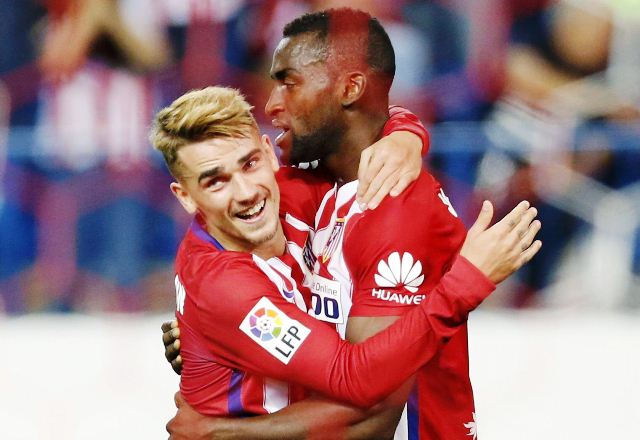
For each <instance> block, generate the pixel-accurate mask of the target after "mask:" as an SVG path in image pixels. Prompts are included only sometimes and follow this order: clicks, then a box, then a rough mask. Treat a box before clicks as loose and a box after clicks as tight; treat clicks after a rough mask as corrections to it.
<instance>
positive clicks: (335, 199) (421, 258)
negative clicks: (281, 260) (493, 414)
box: [312, 171, 475, 440]
mask: <svg viewBox="0 0 640 440" xmlns="http://www.w3.org/2000/svg"><path fill="white" fill-rule="evenodd" d="M357 183H358V182H357V181H354V182H350V183H347V184H345V185H342V186H341V187H337V186H336V187H335V188H334V189H332V190H330V191H329V192H328V193H327V194H326V196H325V198H324V200H323V202H322V207H321V210H320V212H319V213H318V215H317V217H316V227H317V231H316V234H315V238H314V240H313V251H314V253H316V255H318V260H317V262H316V266H315V275H314V277H315V278H314V281H313V283H312V302H313V307H312V312H313V314H314V316H315V317H316V318H318V319H322V320H325V321H328V322H330V323H333V324H335V325H336V327H337V329H338V330H339V331H340V333H341V334H342V335H343V336H344V334H345V328H346V323H347V318H348V317H349V316H365V317H371V316H400V315H403V314H405V313H406V312H407V311H408V310H411V309H413V308H415V307H417V306H418V305H419V304H421V303H422V302H423V301H425V300H426V299H427V298H428V297H429V293H428V292H429V291H430V290H431V289H432V288H433V287H434V286H435V285H436V284H437V283H438V281H439V280H440V279H441V277H442V276H443V275H444V274H445V272H446V271H447V270H449V268H450V267H451V264H452V262H453V261H454V258H455V256H456V255H457V253H458V251H459V249H460V247H461V245H462V243H463V241H464V237H465V229H464V226H463V225H462V223H461V222H460V220H459V219H458V218H457V215H456V212H455V210H454V209H453V207H452V206H451V204H450V202H449V200H448V198H447V197H446V195H445V194H444V192H443V190H442V188H441V186H440V184H439V183H438V182H437V180H436V179H435V178H434V177H433V176H431V175H430V174H428V173H427V172H425V171H423V172H422V173H421V174H420V176H419V178H418V180H417V181H416V182H414V183H413V184H412V185H411V186H410V187H409V188H408V189H407V190H405V192H403V193H402V194H401V195H399V196H398V197H396V198H387V199H385V200H384V201H383V202H382V203H381V204H380V206H379V207H378V208H377V209H375V210H373V211H366V212H364V213H363V212H362V211H361V210H360V208H359V206H358V204H357V203H355V194H356V189H357ZM329 292H331V293H333V296H332V297H331V298H334V299H335V303H334V302H332V300H331V299H330V296H329V295H330V293H329ZM318 304H321V305H320V306H319V305H318ZM468 360H469V356H468V347H467V330H466V324H465V325H463V326H461V330H460V331H459V332H458V333H456V334H455V335H453V336H452V337H451V339H450V341H449V342H448V343H447V344H446V345H445V346H444V347H443V349H442V351H441V352H440V353H438V354H437V355H436V356H435V358H434V359H433V360H432V361H431V362H430V363H429V364H427V365H426V366H424V367H423V368H422V369H421V370H420V372H419V373H418V375H417V376H416V383H415V386H414V390H413V392H412V394H411V396H410V398H409V401H408V406H407V409H408V411H407V412H406V414H405V415H404V416H403V419H402V420H401V423H400V424H399V427H398V431H397V433H396V438H397V439H406V438H409V439H423V440H424V439H456V438H460V439H463V438H468V437H467V435H468V434H469V433H470V432H471V427H472V426H475V425H474V422H473V419H474V403H473V392H472V388H471V383H470V380H469V372H468V362H469V361H468ZM465 425H466V426H465ZM474 431H475V430H474Z"/></svg>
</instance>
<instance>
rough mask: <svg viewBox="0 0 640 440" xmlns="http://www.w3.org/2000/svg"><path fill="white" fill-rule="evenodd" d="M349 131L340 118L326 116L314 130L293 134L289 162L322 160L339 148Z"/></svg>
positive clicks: (295, 163) (298, 162)
mask: <svg viewBox="0 0 640 440" xmlns="http://www.w3.org/2000/svg"><path fill="white" fill-rule="evenodd" d="M346 131H347V126H346V123H345V122H344V121H343V120H342V119H339V118H326V119H325V120H324V122H323V123H322V124H321V125H320V126H319V127H317V128H316V129H315V130H314V131H312V132H311V133H309V134H305V135H296V134H293V136H292V142H291V155H290V157H289V163H291V164H294V165H297V164H300V163H305V162H313V161H315V160H318V161H320V160H322V159H324V158H326V157H327V156H329V155H330V154H333V153H336V152H337V151H338V149H339V146H340V144H341V143H342V140H343V139H344V135H345V133H346Z"/></svg>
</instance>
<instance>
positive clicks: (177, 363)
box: [171, 355, 182, 374]
mask: <svg viewBox="0 0 640 440" xmlns="http://www.w3.org/2000/svg"><path fill="white" fill-rule="evenodd" d="M171 368H173V371H175V372H176V373H177V374H180V373H182V356H180V355H178V356H177V357H176V358H175V359H174V360H172V361H171Z"/></svg>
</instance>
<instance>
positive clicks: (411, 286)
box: [371, 252, 425, 304]
mask: <svg viewBox="0 0 640 440" xmlns="http://www.w3.org/2000/svg"><path fill="white" fill-rule="evenodd" d="M373 278H374V280H375V282H376V284H377V285H378V287H381V288H380V289H372V290H371V295H372V296H373V297H375V298H378V299H381V300H383V301H389V302H395V303H399V304H420V302H422V300H423V299H424V298H425V295H407V294H403V293H401V292H397V290H399V289H404V290H406V291H408V292H410V293H412V294H414V293H416V292H417V291H418V287H420V286H421V285H422V283H423V282H424V275H423V274H422V263H420V261H414V258H413V255H411V254H410V253H409V252H404V253H403V254H402V257H400V253H399V252H393V253H392V254H391V255H389V258H387V260H386V261H385V260H380V262H379V263H378V272H377V273H376V274H375V275H374V277H373ZM387 289H393V290H395V291H389V290H387Z"/></svg>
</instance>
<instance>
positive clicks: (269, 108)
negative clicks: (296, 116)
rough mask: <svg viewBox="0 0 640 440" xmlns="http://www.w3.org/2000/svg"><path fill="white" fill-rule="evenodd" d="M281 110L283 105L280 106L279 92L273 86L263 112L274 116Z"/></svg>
mask: <svg viewBox="0 0 640 440" xmlns="http://www.w3.org/2000/svg"><path fill="white" fill-rule="evenodd" d="M282 110H283V107H282V99H281V97H280V93H279V92H278V90H277V87H274V88H273V89H272V90H271V94H270V95H269V100H268V101H267V105H265V106H264V112H265V113H266V114H267V115H268V116H276V115H277V114H278V113H279V112H281V111H282Z"/></svg>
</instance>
